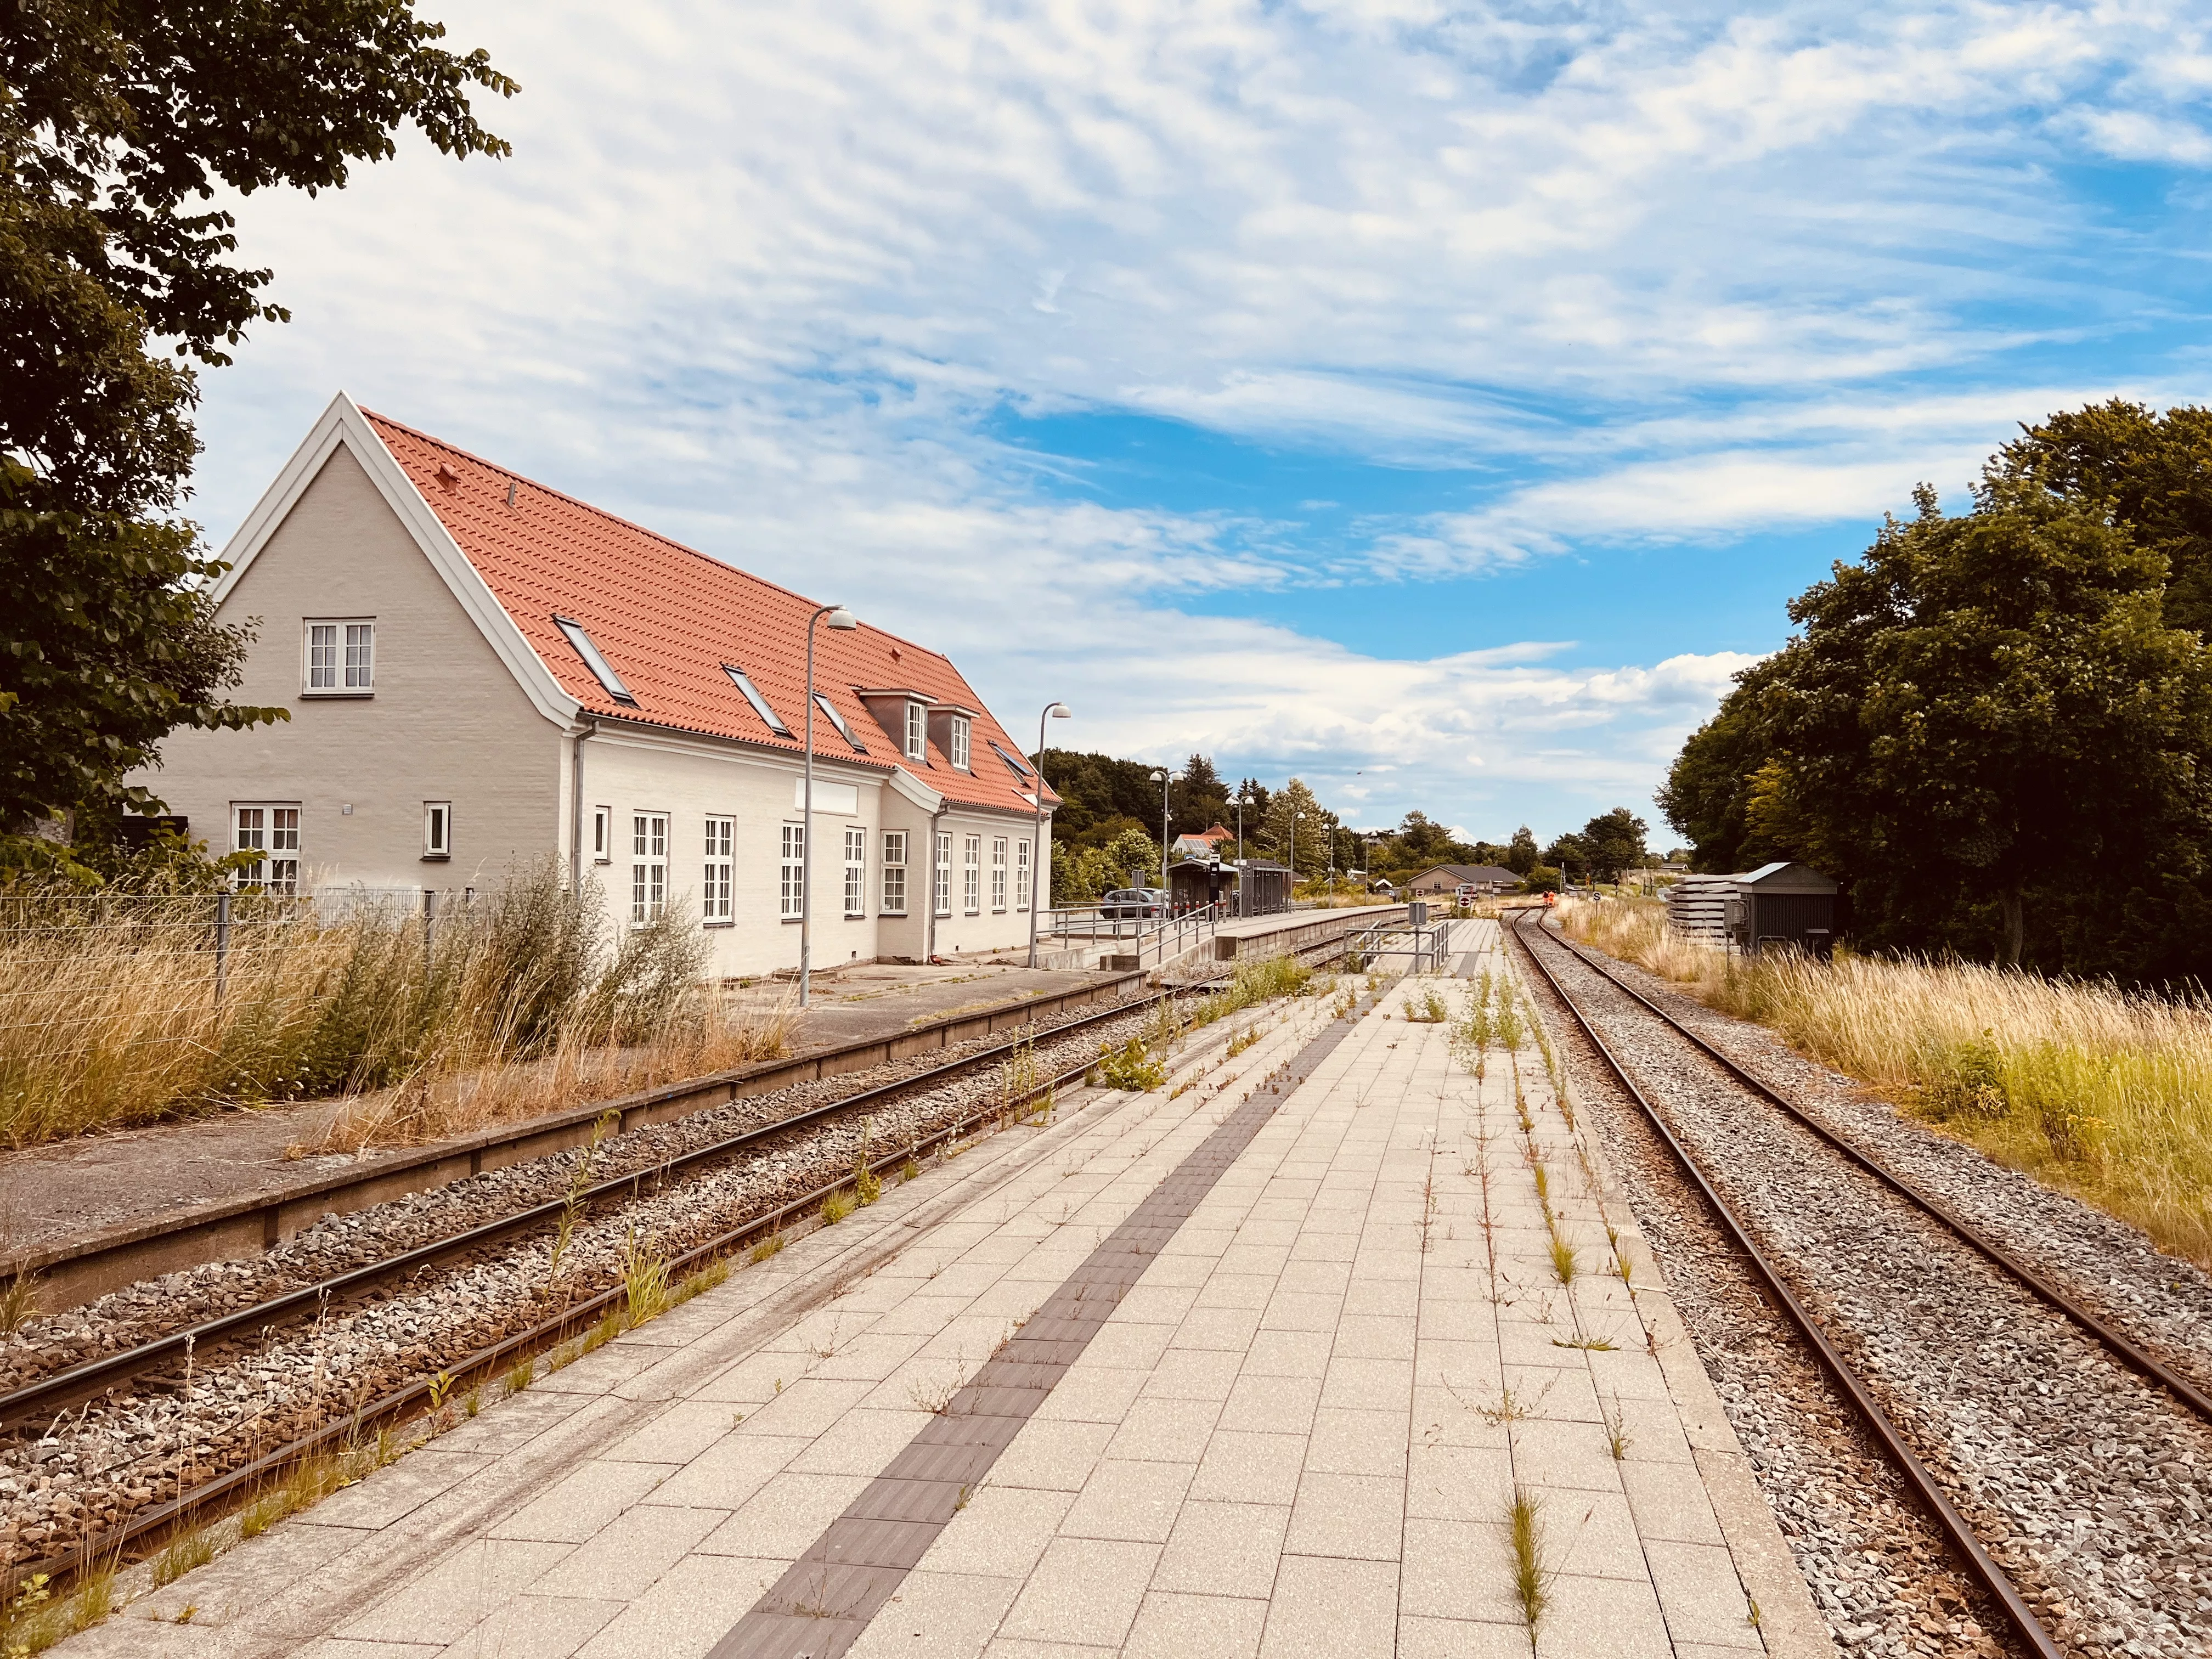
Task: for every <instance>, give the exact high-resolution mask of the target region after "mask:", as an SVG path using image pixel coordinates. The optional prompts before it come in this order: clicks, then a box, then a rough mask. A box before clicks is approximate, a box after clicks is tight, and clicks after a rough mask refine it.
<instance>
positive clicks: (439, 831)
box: [422, 800, 453, 859]
mask: <svg viewBox="0 0 2212 1659" xmlns="http://www.w3.org/2000/svg"><path fill="white" fill-rule="evenodd" d="M422 856H423V857H424V858H426V859H449V858H451V857H453V802H451V801H449V800H426V801H424V802H423V803H422Z"/></svg>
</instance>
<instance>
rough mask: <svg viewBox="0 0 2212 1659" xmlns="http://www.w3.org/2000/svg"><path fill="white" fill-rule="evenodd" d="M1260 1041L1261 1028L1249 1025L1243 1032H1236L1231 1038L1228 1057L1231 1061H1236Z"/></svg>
mask: <svg viewBox="0 0 2212 1659" xmlns="http://www.w3.org/2000/svg"><path fill="white" fill-rule="evenodd" d="M1259 1040H1260V1028H1259V1027H1258V1026H1256V1025H1247V1026H1246V1027H1245V1028H1244V1029H1243V1030H1241V1031H1237V1032H1235V1033H1233V1034H1232V1035H1231V1036H1230V1039H1229V1056H1228V1057H1229V1058H1230V1059H1231V1060H1234V1059H1236V1058H1237V1055H1239V1054H1243V1052H1244V1051H1245V1050H1246V1049H1247V1048H1250V1047H1251V1046H1252V1045H1253V1044H1254V1043H1255V1042H1258V1041H1259Z"/></svg>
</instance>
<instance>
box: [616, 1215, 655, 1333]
mask: <svg viewBox="0 0 2212 1659" xmlns="http://www.w3.org/2000/svg"><path fill="white" fill-rule="evenodd" d="M667 1306H668V1261H667V1258H666V1257H665V1256H663V1255H660V1254H659V1253H658V1252H657V1251H655V1250H654V1249H653V1246H652V1244H651V1243H650V1242H647V1243H639V1241H638V1237H637V1230H636V1229H635V1228H634V1227H633V1228H631V1229H630V1230H629V1231H628V1232H627V1233H626V1234H624V1235H623V1309H622V1316H621V1323H622V1325H623V1328H625V1329H634V1328H635V1327H637V1326H640V1325H642V1324H644V1323H645V1322H646V1321H647V1320H648V1319H651V1318H652V1317H653V1316H655V1315H656V1314H659V1313H660V1312H661V1311H663V1310H665V1308H666V1307H667ZM609 1340H612V1339H611V1338H610V1339H609Z"/></svg>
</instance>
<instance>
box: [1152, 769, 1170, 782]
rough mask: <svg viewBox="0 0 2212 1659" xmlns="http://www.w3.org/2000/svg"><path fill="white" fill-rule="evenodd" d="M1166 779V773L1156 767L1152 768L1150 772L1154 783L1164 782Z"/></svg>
mask: <svg viewBox="0 0 2212 1659" xmlns="http://www.w3.org/2000/svg"><path fill="white" fill-rule="evenodd" d="M1152 781H1153V782H1154V783H1165V782H1166V781H1168V775H1167V774H1166V773H1164V772H1162V771H1160V770H1158V769H1154V770H1153V773H1152Z"/></svg>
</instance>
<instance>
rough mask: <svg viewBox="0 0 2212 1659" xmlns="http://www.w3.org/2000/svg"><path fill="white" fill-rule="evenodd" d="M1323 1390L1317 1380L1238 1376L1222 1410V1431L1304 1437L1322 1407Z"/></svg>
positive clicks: (1320, 1382) (1314, 1378) (1319, 1381)
mask: <svg viewBox="0 0 2212 1659" xmlns="http://www.w3.org/2000/svg"><path fill="white" fill-rule="evenodd" d="M1322 1387H1323V1383H1322V1379H1321V1378H1319V1377H1310V1376H1240V1377H1238V1378H1237V1382H1236V1385H1235V1387H1234V1388H1232V1389H1231V1390H1230V1393H1229V1396H1228V1400H1227V1401H1226V1403H1225V1405H1224V1406H1223V1407H1222V1408H1221V1427H1223V1428H1224V1429H1237V1430H1243V1431H1249V1432H1253V1433H1270V1434H1280V1433H1294V1434H1304V1433H1305V1432H1306V1431H1307V1429H1308V1427H1309V1425H1310V1424H1311V1423H1312V1421H1313V1416H1314V1412H1315V1409H1316V1407H1318V1406H1319V1405H1320V1403H1321V1398H1322Z"/></svg>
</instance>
